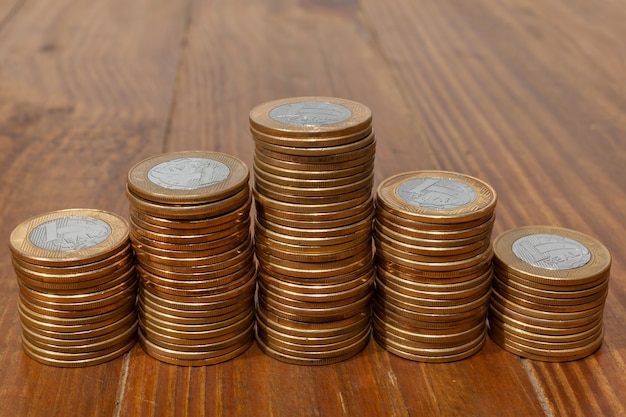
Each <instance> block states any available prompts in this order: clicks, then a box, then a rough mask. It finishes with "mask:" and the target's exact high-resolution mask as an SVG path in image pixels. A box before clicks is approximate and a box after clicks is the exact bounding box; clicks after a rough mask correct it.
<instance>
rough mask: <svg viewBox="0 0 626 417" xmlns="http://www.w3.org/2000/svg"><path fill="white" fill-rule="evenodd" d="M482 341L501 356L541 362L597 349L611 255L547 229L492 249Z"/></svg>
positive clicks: (506, 236)
mask: <svg viewBox="0 0 626 417" xmlns="http://www.w3.org/2000/svg"><path fill="white" fill-rule="evenodd" d="M494 253H495V256H494V275H495V277H494V282H493V294H492V299H491V304H490V308H489V326H490V329H489V335H490V336H491V338H492V339H493V340H494V341H495V342H496V343H498V344H499V345H500V346H502V347H503V348H504V349H506V350H507V351H510V352H512V353H515V354H517V355H519V356H522V357H525V358H529V359H536V360H542V361H549V362H563V361H570V360H576V359H580V358H584V357H586V356H588V355H590V354H592V353H593V352H594V351H596V350H597V349H598V348H599V347H600V345H601V344H602V339H603V334H604V326H603V321H602V315H603V310H604V304H605V301H606V297H607V293H608V283H609V273H610V266H611V255H610V253H609V251H608V249H607V248H606V247H605V246H603V245H602V244H601V243H599V242H598V241H596V240H595V239H593V238H592V237H590V236H587V235H585V234H582V233H579V232H576V231H573V230H569V229H564V228H560V227H549V226H529V227H521V228H517V229H512V230H509V231H507V232H504V233H502V234H501V235H500V236H498V237H497V238H496V239H495V241H494Z"/></svg>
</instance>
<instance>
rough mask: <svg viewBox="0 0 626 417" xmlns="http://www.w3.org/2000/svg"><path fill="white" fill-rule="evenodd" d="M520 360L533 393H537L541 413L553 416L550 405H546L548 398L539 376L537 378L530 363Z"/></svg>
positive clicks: (549, 416)
mask: <svg viewBox="0 0 626 417" xmlns="http://www.w3.org/2000/svg"><path fill="white" fill-rule="evenodd" d="M521 361H522V366H523V367H524V370H526V375H528V378H529V379H530V383H531V385H532V386H533V389H534V390H535V394H536V395H537V399H538V400H539V404H540V405H541V409H542V410H543V414H544V415H545V416H546V417H554V414H552V411H551V410H550V406H549V405H548V398H547V397H546V393H545V392H544V390H543V388H542V387H541V383H540V382H539V378H537V374H536V373H535V370H534V369H533V368H532V366H530V364H529V363H528V360H526V359H521Z"/></svg>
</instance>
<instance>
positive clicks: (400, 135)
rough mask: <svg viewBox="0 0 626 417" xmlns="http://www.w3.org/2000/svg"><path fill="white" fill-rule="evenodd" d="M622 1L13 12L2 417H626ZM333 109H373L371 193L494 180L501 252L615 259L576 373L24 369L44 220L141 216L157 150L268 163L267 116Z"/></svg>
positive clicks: (3, 99) (4, 99)
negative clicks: (17, 238) (402, 182)
mask: <svg viewBox="0 0 626 417" xmlns="http://www.w3.org/2000/svg"><path fill="white" fill-rule="evenodd" d="M625 21H626V3H625V2H623V1H616V0H613V1H611V0H599V1H594V0H554V1H529V0H476V1H460V0H459V1H441V0H394V1H379V0H361V1H355V0H302V1H298V2H296V1H291V0H266V1H242V0H229V1H218V0H214V1H200V0H197V1H196V0H188V1H171V0H133V1H125V0H89V1H87V0H56V1H48V0H3V1H1V2H0V161H1V163H2V167H3V168H2V176H1V177H0V198H1V201H2V205H1V206H0V213H1V214H0V218H1V219H2V220H1V221H0V230H1V232H0V234H1V240H2V241H3V242H4V249H3V250H2V251H1V253H0V271H1V276H0V328H1V329H2V336H1V337H0V415H2V416H18V415H19V416H26V415H33V416H35V415H37V416H39V415H41V416H44V415H45V416H53V415H54V416H73V415H76V416H127V415H140V416H151V415H155V416H156V415H158V416H161V415H190V416H197V415H202V414H206V415H224V416H234V415H244V416H266V415H275V416H309V415H311V416H314V415H319V416H338V415H351V416H387V415H389V416H409V415H412V416H426V415H445V416H452V415H461V416H505V415H510V416H536V415H547V416H564V415H585V416H599V415H603V416H619V415H626V399H625V397H624V392H626V377H625V376H624V375H625V372H626V333H625V332H624V329H623V324H624V322H625V320H626V311H625V307H624V306H625V305H626V275H625V273H626V256H625V255H624V249H623V245H624V237H625V236H626V221H625V218H626V217H625V216H626V187H625V186H626V46H625V45H626V44H625V43H624V39H626V25H624V22H625ZM302 95H325V96H336V97H343V98H350V99H353V100H356V101H359V102H361V103H364V104H366V105H368V106H369V107H370V108H371V109H372V112H373V115H374V126H375V129H376V133H377V138H378V146H377V160H376V182H377V183H380V181H382V180H383V179H384V178H386V177H388V176H391V175H393V174H395V173H399V172H403V171H412V170H420V169H444V170H450V171H457V172H462V173H466V174H470V175H473V176H476V177H478V178H481V179H483V180H484V181H486V182H488V183H489V184H491V185H492V186H493V187H494V188H495V189H496V190H497V192H498V194H499V203H498V207H497V220H496V224H495V230H494V236H495V235H498V234H500V233H501V232H503V231H505V230H508V229H510V228H513V227H517V226H523V225H538V224H545V225H556V226H563V227H567V228H571V229H575V230H578V231H580V232H583V233H587V234H589V235H591V236H593V237H595V238H597V239H598V240H600V241H601V242H603V243H604V244H605V245H606V246H607V247H608V248H609V250H610V251H611V253H612V255H613V265H612V274H611V275H612V277H611V285H610V292H609V295H608V299H607V303H606V309H605V316H604V321H605V327H606V335H605V338H604V343H603V345H602V347H601V348H600V349H599V350H598V351H597V352H596V353H595V354H594V355H592V356H590V357H588V358H586V359H584V360H579V361H575V362H570V363H561V364H558V363H557V364H553V363H543V362H538V361H533V360H526V359H520V358H518V357H516V356H515V355H512V354H510V353H508V352H506V351H504V350H502V349H500V348H499V347H498V346H497V345H496V344H494V343H493V342H491V341H488V342H487V344H486V345H485V346H484V348H483V349H482V350H481V351H480V352H479V353H478V354H476V355H475V356H473V357H471V358H470V359H467V360H463V361H459V362H455V363H448V364H424V363H418V362H411V361H407V360H404V359H400V358H398V357H395V356H393V355H391V354H389V353H387V352H386V351H385V350H384V349H382V348H381V347H380V346H379V345H377V344H376V343H375V342H373V341H372V342H371V343H370V344H369V345H368V346H367V348H366V349H365V350H364V351H363V352H362V353H360V354H359V355H357V356H356V357H354V358H352V359H349V360H346V361H345V362H341V363H338V364H336V365H330V366H323V367H303V366H295V365H288V364H284V363H281V362H279V361H276V360H274V359H271V358H269V357H267V356H265V355H264V354H263V353H262V352H261V351H260V350H259V348H258V347H257V346H256V345H253V346H252V347H251V348H250V349H249V350H248V351H247V352H246V353H245V354H243V355H241V356H240V357H238V358H236V359H234V360H232V361H229V362H227V363H223V364H220V365H216V366H209V367H195V368H187V367H176V366H170V365H166V364H162V363H160V362H158V361H156V360H154V359H152V358H151V357H149V356H147V355H146V354H145V353H144V352H143V351H142V349H141V348H140V346H138V345H136V346H135V347H134V348H133V349H132V350H131V351H130V353H129V354H127V355H125V356H123V357H121V358H119V359H116V360H113V361H112V362H109V363H107V364H104V365H99V366H94V367H89V368H82V369H59V368H53V367H48V366H44V365H40V364H39V363H37V362H34V361H33V360H31V359H29V358H28V357H27V356H26V355H25V354H24V353H23V351H22V348H21V343H20V325H19V318H18V314H17V308H16V301H17V293H18V290H17V282H16V278H15V275H14V273H13V271H12V266H11V261H10V254H9V251H8V248H7V247H8V236H9V234H10V232H11V231H12V230H13V228H14V227H15V226H16V225H17V224H19V223H20V222H22V221H23V220H25V219H26V218H28V217H31V216H34V215H37V214H40V213H43V212H46V211H51V210H56V209H62V208H70V207H91V208H100V209H104V210H110V211H114V212H117V213H120V214H123V215H125V216H127V213H128V203H127V201H126V198H125V195H124V187H125V180H126V174H127V172H128V170H129V168H130V167H131V166H132V165H134V164H135V163H136V162H138V161H140V160H142V159H144V158H146V157H148V156H151V155H154V154H158V153H162V152H167V151H177V150H188V149H208V150H216V151H222V152H227V153H230V154H233V155H235V156H238V157H239V158H241V159H243V160H244V161H245V162H246V163H247V164H249V165H250V166H251V164H252V154H253V149H254V144H253V141H252V139H251V137H250V135H249V132H248V119H247V118H248V112H249V110H250V109H251V108H252V107H253V106H255V105H257V104H259V103H261V102H264V101H268V100H272V99H275V98H281V97H290V96H302Z"/></svg>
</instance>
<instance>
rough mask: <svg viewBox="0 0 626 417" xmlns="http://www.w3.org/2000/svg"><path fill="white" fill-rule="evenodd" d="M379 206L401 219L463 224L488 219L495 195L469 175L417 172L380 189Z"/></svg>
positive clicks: (384, 183) (388, 182) (494, 202)
mask: <svg viewBox="0 0 626 417" xmlns="http://www.w3.org/2000/svg"><path fill="white" fill-rule="evenodd" d="M377 197H378V200H377V201H378V204H379V205H380V207H381V208H382V209H383V210H385V211H387V212H389V213H391V214H394V215H396V216H398V217H400V218H406V219H410V220H414V221H418V222H425V223H449V224H454V223H460V222H468V221H470V220H474V219H478V218H482V217H485V218H487V217H489V215H490V214H491V213H493V211H494V209H495V205H496V200H497V197H496V192H495V190H494V189H493V188H492V187H491V186H489V185H488V184H486V183H485V182H483V181H481V180H479V179H477V178H474V177H471V176H469V175H464V174H459V173H454V172H446V171H415V172H407V173H402V174H398V175H395V176H392V177H390V178H388V179H386V180H385V181H383V182H382V183H381V184H380V185H379V187H378V190H377Z"/></svg>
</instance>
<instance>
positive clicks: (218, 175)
mask: <svg viewBox="0 0 626 417" xmlns="http://www.w3.org/2000/svg"><path fill="white" fill-rule="evenodd" d="M229 175H230V169H229V168H228V167H227V166H226V165H225V164H223V163H221V162H219V161H215V160H212V159H206V158H181V159H173V160H171V161H166V162H163V163H160V164H158V165H156V166H154V167H153V168H152V169H150V171H148V179H150V181H152V182H153V183H155V184H157V185H160V186H161V187H164V188H170V189H176V190H193V189H196V188H202V187H207V186H209V185H213V184H217V183H219V182H222V181H224V180H225V179H226V178H228V176H229Z"/></svg>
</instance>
